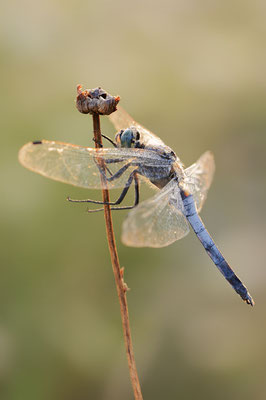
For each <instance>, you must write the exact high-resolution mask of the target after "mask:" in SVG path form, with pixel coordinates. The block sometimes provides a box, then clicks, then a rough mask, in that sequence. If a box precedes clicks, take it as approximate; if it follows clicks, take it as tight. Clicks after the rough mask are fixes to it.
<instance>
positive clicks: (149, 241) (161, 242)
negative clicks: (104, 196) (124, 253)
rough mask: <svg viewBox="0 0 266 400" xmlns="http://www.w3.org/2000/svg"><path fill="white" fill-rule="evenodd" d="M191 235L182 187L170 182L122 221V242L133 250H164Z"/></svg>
mask: <svg viewBox="0 0 266 400" xmlns="http://www.w3.org/2000/svg"><path fill="white" fill-rule="evenodd" d="M188 232H189V226H188V223H187V220H186V218H185V217H184V215H183V202H182V199H181V196H180V192H179V188H178V185H177V182H176V181H171V182H170V183H169V184H168V185H166V186H165V187H164V188H163V189H162V190H161V191H159V192H158V194H156V195H155V196H153V197H152V198H151V199H148V200H146V201H144V202H142V203H140V204H139V205H138V206H137V207H136V208H134V209H133V210H131V211H130V212H129V214H128V216H127V218H126V219H125V221H124V222H123V232H122V242H123V243H124V244H126V245H127V246H133V247H164V246H168V245H169V244H171V243H173V242H175V241H176V240H178V239H181V238H183V237H184V236H186V235H187V234H188Z"/></svg>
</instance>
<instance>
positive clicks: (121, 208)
mask: <svg viewBox="0 0 266 400" xmlns="http://www.w3.org/2000/svg"><path fill="white" fill-rule="evenodd" d="M132 174H133V175H134V182H135V201H134V204H133V205H132V206H125V207H111V210H112V211H113V210H131V209H132V208H134V207H136V206H137V205H138V204H139V180H138V171H133V172H132ZM120 197H121V196H120ZM103 204H104V203H103ZM105 204H106V203H105ZM107 204H108V203H107ZM117 204H119V203H117ZM103 210H104V208H96V209H94V210H90V209H88V210H87V212H88V213H93V212H99V211H103Z"/></svg>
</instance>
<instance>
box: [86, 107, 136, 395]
mask: <svg viewBox="0 0 266 400" xmlns="http://www.w3.org/2000/svg"><path fill="white" fill-rule="evenodd" d="M93 133H94V140H95V147H96V148H100V147H102V136H101V128H100V117H99V114H93ZM101 167H102V168H103V170H105V165H101ZM101 179H102V187H103V189H102V197H103V202H105V203H106V202H110V197H109V190H108V189H106V187H107V185H106V181H105V179H104V177H103V176H102V178H101ZM104 218H105V225H106V234H107V240H108V246H109V251H110V256H111V262H112V267H113V273H114V277H115V284H116V289H117V294H118V298H119V303H120V311H121V318H122V327H123V334H124V340H125V346H126V353H127V360H128V366H129V372H130V378H131V384H132V387H133V391H134V396H135V399H136V400H142V399H143V397H142V393H141V388H140V382H139V378H138V373H137V367H136V362H135V357H134V352H133V344H132V338H131V332H130V325H129V315H128V307H127V298H126V290H127V288H126V285H125V283H124V280H123V270H122V269H121V268H120V265H119V259H118V253H117V248H116V243H115V236H114V230H113V222H112V215H111V209H110V206H109V205H108V204H104Z"/></svg>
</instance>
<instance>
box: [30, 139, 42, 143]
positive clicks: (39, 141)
mask: <svg viewBox="0 0 266 400" xmlns="http://www.w3.org/2000/svg"><path fill="white" fill-rule="evenodd" d="M32 144H42V141H41V140H36V141H35V142H32Z"/></svg>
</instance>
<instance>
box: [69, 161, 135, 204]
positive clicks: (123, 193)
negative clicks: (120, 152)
mask: <svg viewBox="0 0 266 400" xmlns="http://www.w3.org/2000/svg"><path fill="white" fill-rule="evenodd" d="M121 169H122V168H121ZM118 172H119V171H118ZM136 172H137V170H136V171H133V172H132V173H131V174H130V175H129V178H128V180H127V183H126V184H125V187H124V189H123V190H122V193H121V194H120V196H119V198H118V199H117V200H116V201H114V202H103V201H98V200H90V199H86V200H74V199H70V198H69V197H68V198H67V200H68V201H70V202H72V203H93V204H108V205H110V206H114V205H117V204H120V203H121V202H122V201H123V200H124V198H125V196H126V194H127V192H128V189H129V188H130V185H131V183H132V181H133V179H135V182H136V179H137V178H135V175H136ZM113 176H115V175H113ZM111 178H112V177H111ZM111 178H108V179H111ZM135 190H136V186H135ZM138 197H139V196H137V198H138Z"/></svg>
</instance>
